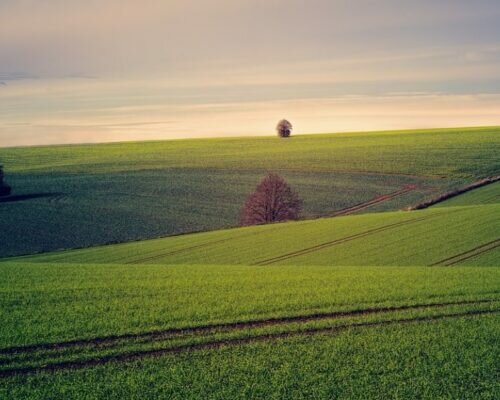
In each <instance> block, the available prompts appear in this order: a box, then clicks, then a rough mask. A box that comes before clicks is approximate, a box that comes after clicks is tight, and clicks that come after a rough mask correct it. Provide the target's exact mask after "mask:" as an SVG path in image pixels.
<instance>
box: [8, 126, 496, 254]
mask: <svg viewBox="0 0 500 400" xmlns="http://www.w3.org/2000/svg"><path fill="white" fill-rule="evenodd" d="M499 138H500V128H498V127H491V128H462V129H439V130H421V131H395V132H393V131H390V132H367V133H351V134H325V135H302V136H294V137H292V138H290V139H287V140H279V139H278V138H274V137H264V138H262V137H261V138H225V139H205V140H203V139H195V140H176V141H162V142H137V143H115V144H101V145H78V146H47V147H26V148H3V149H0V163H1V164H4V167H5V172H6V181H7V182H8V183H9V184H10V185H11V186H12V187H13V188H14V194H15V195H16V196H17V198H15V200H16V201H5V200H4V201H2V202H0V243H2V246H1V247H0V256H9V255H21V254H32V253H35V252H41V251H52V250H56V249H64V248H75V247H87V246H93V245H96V244H103V243H111V242H123V241H129V240H138V239H145V238H154V237H160V236H166V235H171V234H178V233H183V232H193V231H205V230H213V229H218V228H224V227H231V226H236V225H237V224H238V219H239V211H240V207H241V205H242V204H243V202H244V200H245V198H246V196H247V195H248V194H249V193H250V192H251V191H252V190H253V189H254V188H255V186H256V185H257V183H258V182H259V180H260V179H261V178H262V176H263V175H264V174H265V173H266V171H268V170H273V171H277V172H279V173H280V174H282V175H283V176H284V177H285V178H286V179H287V181H288V182H289V183H290V184H291V185H292V186H293V187H294V188H295V189H296V190H297V191H298V193H299V195H300V197H301V198H302V199H303V200H304V217H306V218H311V217H319V216H329V215H333V214H334V213H335V212H336V211H338V210H341V209H343V208H346V207H350V206H353V205H356V204H359V203H363V202H367V201H370V200H372V199H374V198H377V197H379V196H381V195H385V194H389V193H394V192H397V191H399V190H401V188H404V187H405V185H409V184H410V185H416V187H415V190H411V191H408V192H406V193H404V194H401V195H398V196H395V197H393V198H392V199H390V200H389V201H383V202H379V203H376V204H375V205H373V206H372V207H369V208H366V209H364V210H363V212H368V211H383V210H397V209H402V208H405V207H407V206H409V205H412V204H415V203H418V202H420V201H422V200H423V199H425V198H428V197H433V196H435V195H437V194H439V193H442V192H444V191H446V190H448V189H450V188H453V187H456V186H461V185H462V184H464V183H467V182H471V181H474V180H475V179H478V178H482V177H485V176H490V175H493V174H494V173H496V172H498V170H499V168H500V159H499V157H498V154H499V153H500V140H499Z"/></svg>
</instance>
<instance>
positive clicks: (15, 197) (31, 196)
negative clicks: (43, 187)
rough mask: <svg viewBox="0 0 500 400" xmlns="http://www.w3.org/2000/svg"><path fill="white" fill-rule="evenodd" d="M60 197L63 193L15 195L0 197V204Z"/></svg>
mask: <svg viewBox="0 0 500 400" xmlns="http://www.w3.org/2000/svg"><path fill="white" fill-rule="evenodd" d="M62 195H63V193H58V192H48V193H27V194H16V195H10V196H5V197H0V203H11V202H16V201H24V200H32V199H40V198H44V197H58V196H62Z"/></svg>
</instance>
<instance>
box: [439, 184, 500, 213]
mask: <svg viewBox="0 0 500 400" xmlns="http://www.w3.org/2000/svg"><path fill="white" fill-rule="evenodd" d="M496 203H500V182H496V183H492V184H490V185H486V186H483V187H480V188H477V189H474V190H471V191H470V192H466V193H463V194H461V195H459V196H456V197H452V198H451V199H448V200H446V201H443V202H442V203H438V204H436V205H435V206H434V207H454V206H470V205H477V204H496Z"/></svg>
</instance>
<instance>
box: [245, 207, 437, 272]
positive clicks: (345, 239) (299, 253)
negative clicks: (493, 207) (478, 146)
mask: <svg viewBox="0 0 500 400" xmlns="http://www.w3.org/2000/svg"><path fill="white" fill-rule="evenodd" d="M434 217H435V215H431V216H425V217H419V218H411V219H407V220H404V221H399V222H394V223H392V224H388V225H383V226H380V227H378V228H373V229H369V230H367V231H364V232H360V233H357V234H354V235H351V236H346V237H343V238H340V239H335V240H331V241H329V242H324V243H321V244H318V245H315V246H311V247H306V248H304V249H301V250H296V251H293V252H290V253H286V254H282V255H281V256H277V257H272V258H268V259H265V260H261V261H259V262H257V263H255V264H254V265H270V264H274V263H276V262H279V261H284V260H288V259H290V258H294V257H298V256H302V255H305V254H309V253H313V252H316V251H319V250H323V249H326V248H329V247H333V246H336V245H339V244H342V243H346V242H350V241H352V240H356V239H359V238H363V237H366V236H370V235H373V234H375V233H379V232H384V231H387V230H390V229H393V228H397V227H400V226H404V225H409V224H412V223H415V222H420V221H424V220H427V219H430V218H434Z"/></svg>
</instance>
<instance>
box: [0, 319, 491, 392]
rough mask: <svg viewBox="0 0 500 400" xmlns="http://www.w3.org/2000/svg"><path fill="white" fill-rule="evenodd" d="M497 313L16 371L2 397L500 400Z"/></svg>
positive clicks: (3, 384) (5, 383)
mask: <svg viewBox="0 0 500 400" xmlns="http://www.w3.org/2000/svg"><path fill="white" fill-rule="evenodd" d="M499 322H500V321H499V318H498V316H479V317H467V318H458V319H452V320H443V321H433V322H425V323H418V324H405V325H401V324H393V325H387V326H385V327H384V326H382V327H373V328H358V329H351V330H348V331H345V332H340V333H338V334H333V335H330V334H324V335H317V336H314V337H296V338H289V339H282V340H277V341H274V342H273V343H272V345H270V344H269V343H266V342H264V343H256V344H249V345H245V346H237V347H228V348H223V349H219V350H205V351H199V352H192V353H191V352H188V353H185V354H177V355H167V356H163V357H161V358H146V359H144V360H141V361H136V362H130V363H114V364H108V365H105V366H100V367H95V368H93V369H83V370H74V371H73V370H62V371H59V372H55V373H41V374H36V375H29V376H18V377H13V378H9V379H6V380H4V381H3V382H1V383H0V385H1V386H0V396H3V397H4V398H23V399H46V398H72V399H86V398H106V399H136V398H168V399H183V400H184V399H199V398H211V399H228V398H230V399H262V398H266V399H283V398H286V399H291V398H293V399H311V398H312V399H331V398H335V399H384V400H385V399H388V398H421V399H436V398H441V399H457V398H474V399H496V398H498V394H499V388H498V376H497V371H498V359H499V357H500V353H499V351H498V346H496V344H497V343H498V342H497V340H498V336H499V333H500V332H499V328H498V327H499Z"/></svg>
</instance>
